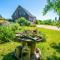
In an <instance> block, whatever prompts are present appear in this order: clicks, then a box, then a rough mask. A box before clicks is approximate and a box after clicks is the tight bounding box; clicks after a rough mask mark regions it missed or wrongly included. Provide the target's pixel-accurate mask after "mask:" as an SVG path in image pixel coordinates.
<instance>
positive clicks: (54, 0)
mask: <svg viewBox="0 0 60 60" xmlns="http://www.w3.org/2000/svg"><path fill="white" fill-rule="evenodd" d="M50 10H54V12H56V13H57V14H58V16H59V20H60V0H47V4H46V5H45V8H44V10H43V15H45V14H46V13H47V12H48V11H50Z"/></svg>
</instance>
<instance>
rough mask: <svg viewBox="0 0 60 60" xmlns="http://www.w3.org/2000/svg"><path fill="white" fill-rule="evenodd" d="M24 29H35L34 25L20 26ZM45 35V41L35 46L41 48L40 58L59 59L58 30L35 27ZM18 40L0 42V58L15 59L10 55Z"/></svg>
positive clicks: (59, 40) (59, 35)
mask: <svg viewBox="0 0 60 60" xmlns="http://www.w3.org/2000/svg"><path fill="white" fill-rule="evenodd" d="M21 28H22V29H23V30H24V29H35V27H21ZM37 29H38V30H39V31H41V32H43V33H44V34H45V35H46V42H40V43H38V44H37V47H39V48H40V49H41V52H42V54H41V55H42V56H41V58H42V60H60V31H54V30H48V29H43V28H37ZM18 45H20V43H18V42H8V43H5V44H0V60H15V59H14V58H13V57H12V52H13V51H14V49H15V48H16V46H18Z"/></svg>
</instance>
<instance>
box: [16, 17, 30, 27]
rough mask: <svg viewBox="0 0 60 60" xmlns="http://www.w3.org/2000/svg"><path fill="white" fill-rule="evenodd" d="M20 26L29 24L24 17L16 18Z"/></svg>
mask: <svg viewBox="0 0 60 60" xmlns="http://www.w3.org/2000/svg"><path fill="white" fill-rule="evenodd" d="M16 21H17V22H18V23H19V24H20V25H21V26H29V25H30V22H29V21H28V20H26V19H25V18H24V17H21V18H19V19H17V20H16Z"/></svg>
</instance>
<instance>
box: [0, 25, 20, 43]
mask: <svg viewBox="0 0 60 60" xmlns="http://www.w3.org/2000/svg"><path fill="white" fill-rule="evenodd" d="M16 30H20V26H19V25H18V24H10V25H8V26H0V43H4V42H9V41H12V40H13V39H14V37H15V32H16Z"/></svg>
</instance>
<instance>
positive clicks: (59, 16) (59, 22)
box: [58, 15, 60, 23]
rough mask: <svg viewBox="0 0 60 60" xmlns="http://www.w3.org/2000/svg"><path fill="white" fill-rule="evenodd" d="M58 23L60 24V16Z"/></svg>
mask: <svg viewBox="0 0 60 60" xmlns="http://www.w3.org/2000/svg"><path fill="white" fill-rule="evenodd" d="M58 22H59V23H60V15H59V20H58Z"/></svg>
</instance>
